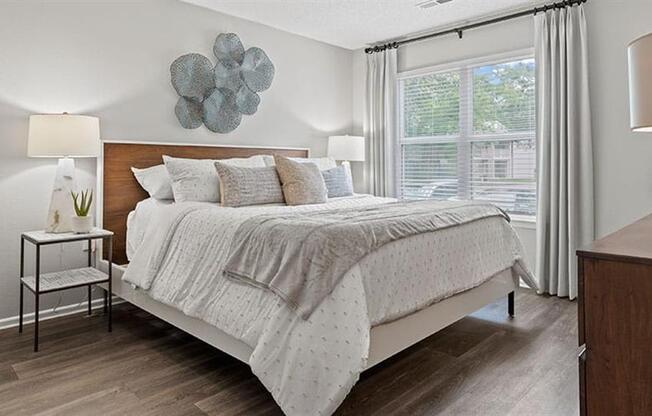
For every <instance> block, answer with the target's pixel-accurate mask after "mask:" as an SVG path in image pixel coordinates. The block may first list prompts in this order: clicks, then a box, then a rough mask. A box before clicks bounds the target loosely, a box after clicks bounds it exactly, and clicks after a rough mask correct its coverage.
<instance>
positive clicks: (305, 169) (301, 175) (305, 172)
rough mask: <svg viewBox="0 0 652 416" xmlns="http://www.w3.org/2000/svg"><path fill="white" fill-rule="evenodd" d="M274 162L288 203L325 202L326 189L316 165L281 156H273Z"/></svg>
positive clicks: (326, 196) (326, 197)
mask: <svg viewBox="0 0 652 416" xmlns="http://www.w3.org/2000/svg"><path fill="white" fill-rule="evenodd" d="M274 162H275V164H276V171H277V172H278V176H279V177H280V178H281V184H282V185H283V195H284V196H285V202H286V203H287V204H288V205H305V204H321V203H324V202H326V200H327V199H328V191H327V190H326V184H325V183H324V178H323V177H322V176H321V172H320V171H319V168H318V167H317V165H315V164H314V163H299V162H294V161H292V160H290V159H288V158H286V157H283V156H274Z"/></svg>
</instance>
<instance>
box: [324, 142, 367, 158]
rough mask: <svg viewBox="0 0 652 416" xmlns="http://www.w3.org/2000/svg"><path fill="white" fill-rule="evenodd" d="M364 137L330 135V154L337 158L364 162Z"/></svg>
mask: <svg viewBox="0 0 652 416" xmlns="http://www.w3.org/2000/svg"><path fill="white" fill-rule="evenodd" d="M364 155H365V151H364V137H357V136H330V137H329V138H328V156H330V157H332V158H333V159H335V160H347V161H349V162H364V158H365V157H364Z"/></svg>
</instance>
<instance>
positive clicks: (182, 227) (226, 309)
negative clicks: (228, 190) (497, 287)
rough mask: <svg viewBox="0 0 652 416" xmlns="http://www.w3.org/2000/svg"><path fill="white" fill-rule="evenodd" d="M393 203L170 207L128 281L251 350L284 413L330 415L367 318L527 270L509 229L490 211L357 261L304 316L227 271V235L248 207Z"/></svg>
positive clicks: (362, 357)
mask: <svg viewBox="0 0 652 416" xmlns="http://www.w3.org/2000/svg"><path fill="white" fill-rule="evenodd" d="M390 201H393V200H392V199H386V198H377V197H371V196H355V197H350V198H338V199H334V200H330V201H329V203H328V204H327V205H326V206H325V205H306V206H299V207H288V206H284V205H283V206H256V207H247V208H222V207H218V206H215V205H210V206H209V205H206V204H193V203H182V204H174V205H172V206H170V207H168V208H164V209H161V210H158V211H157V213H158V215H155V216H154V217H153V218H152V220H151V221H150V223H149V225H148V227H147V231H146V232H145V237H144V241H145V242H146V243H145V244H143V245H141V246H140V247H139V249H138V250H137V251H136V253H135V255H134V256H133V259H132V261H131V263H130V265H129V267H128V269H127V271H126V273H125V275H124V276H123V279H125V280H126V281H128V282H131V283H133V284H136V285H137V286H139V287H141V288H143V289H144V290H147V291H148V292H149V295H150V296H151V297H153V298H154V299H156V300H158V301H161V302H163V303H166V304H168V305H171V306H173V307H175V308H178V309H179V310H181V311H183V312H184V313H185V314H187V315H190V316H193V317H197V318H200V319H202V320H204V321H206V322H208V323H210V324H212V325H214V326H216V327H218V328H220V329H221V330H223V331H224V332H226V333H228V334H230V335H232V336H233V337H235V338H237V339H240V340H242V341H244V342H245V343H247V344H248V345H249V346H251V347H252V349H253V354H252V356H251V358H250V362H249V364H250V365H251V367H252V370H253V372H254V373H255V374H256V375H257V376H258V377H259V378H260V380H261V381H262V383H263V384H264V385H265V386H266V387H267V389H268V390H269V391H270V392H271V393H272V395H273V397H274V398H275V400H276V401H277V403H278V404H279V405H280V406H281V408H282V409H283V411H284V412H285V413H286V414H288V415H313V414H325V415H328V414H331V413H332V412H333V411H335V409H336V408H337V407H338V406H339V404H340V403H341V402H342V400H343V399H344V397H345V396H346V395H347V394H348V392H349V390H350V389H351V387H352V386H353V385H354V384H355V382H356V381H357V380H358V377H359V374H360V372H361V371H362V369H364V367H365V365H366V360H367V356H368V350H369V333H370V329H371V327H372V326H374V325H377V324H380V323H383V322H387V321H390V320H394V319H397V318H400V317H402V316H405V315H407V314H410V313H413V312H415V311H418V310H419V309H422V308H423V307H426V306H428V305H430V304H432V303H434V302H436V301H438V300H441V299H444V298H446V297H449V296H451V295H454V294H456V293H459V292H461V291H464V290H467V289H471V288H473V287H476V286H478V285H480V284H482V283H484V282H485V281H487V280H489V279H490V278H491V277H492V276H494V275H495V274H497V273H498V272H501V271H503V270H505V269H508V268H510V267H514V268H515V269H516V270H518V271H521V272H524V270H525V268H524V266H523V265H522V263H521V259H522V248H521V245H520V242H519V240H518V238H517V237H516V234H515V232H514V230H513V229H512V227H511V226H510V225H509V224H508V223H507V222H506V221H505V220H504V219H502V218H499V217H493V218H487V219H483V220H479V221H476V222H473V223H470V224H465V225H462V226H459V227H454V228H449V229H445V230H441V231H437V232H432V233H426V234H421V235H418V236H414V237H409V238H405V239H403V240H399V241H395V242H393V243H390V244H387V245H385V246H383V247H381V248H380V249H379V250H377V251H376V252H374V253H372V254H371V255H369V256H367V257H366V258H364V259H363V260H362V261H361V262H360V263H358V265H356V266H354V267H353V268H352V269H351V270H350V271H349V273H347V274H346V276H345V277H344V279H342V281H341V282H340V284H339V285H338V286H337V287H336V288H335V290H334V291H333V292H332V293H331V295H330V296H328V297H327V298H326V300H325V301H324V302H323V303H322V304H321V306H320V307H319V308H318V309H317V310H316V311H315V312H314V313H313V314H312V315H311V316H310V318H309V319H308V320H303V319H301V317H300V316H298V315H297V314H296V313H295V312H293V311H292V310H291V309H289V308H288V307H287V306H286V305H285V303H283V302H282V301H281V300H280V299H279V298H278V297H277V296H276V295H274V294H273V293H271V292H268V291H264V290H261V289H260V288H256V287H252V286H248V285H243V284H239V283H236V282H232V281H230V280H228V279H226V278H224V277H223V275H222V268H223V264H224V262H225V261H226V257H227V255H228V252H229V247H230V243H231V239H232V238H233V235H234V233H235V231H236V230H237V228H238V226H239V225H240V224H241V223H242V221H244V220H245V219H246V218H249V217H250V216H252V215H257V214H260V213H279V214H282V213H283V212H287V211H288V210H293V211H295V210H322V209H325V208H328V207H333V208H342V207H354V206H364V205H367V204H379V203H387V202H390ZM523 274H525V275H524V276H522V277H523V278H524V279H525V280H526V282H527V283H529V284H531V285H533V286H534V282H533V281H532V279H531V278H530V276H529V275H528V274H527V273H523Z"/></svg>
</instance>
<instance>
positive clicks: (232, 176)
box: [215, 162, 285, 207]
mask: <svg viewBox="0 0 652 416" xmlns="http://www.w3.org/2000/svg"><path fill="white" fill-rule="evenodd" d="M215 169H216V170H217V175H218V176H219V179H220V197H221V203H222V206H225V207H242V206H246V205H263V204H274V203H283V202H285V200H284V199H283V189H282V188H281V181H280V179H279V177H278V173H276V168H275V167H273V166H269V167H261V168H243V167H238V166H230V165H227V164H224V163H222V162H215Z"/></svg>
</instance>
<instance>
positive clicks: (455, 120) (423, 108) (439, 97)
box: [401, 72, 460, 137]
mask: <svg viewBox="0 0 652 416" xmlns="http://www.w3.org/2000/svg"><path fill="white" fill-rule="evenodd" d="M401 86H402V96H403V103H402V104H403V137H424V136H426V137H428V136H449V135H456V134H458V132H459V125H460V119H459V112H460V74H459V72H448V73H443V74H431V75H426V76H423V77H417V78H410V79H406V80H405V81H403V82H402V85H401Z"/></svg>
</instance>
